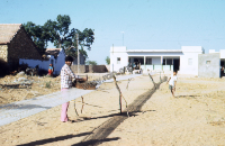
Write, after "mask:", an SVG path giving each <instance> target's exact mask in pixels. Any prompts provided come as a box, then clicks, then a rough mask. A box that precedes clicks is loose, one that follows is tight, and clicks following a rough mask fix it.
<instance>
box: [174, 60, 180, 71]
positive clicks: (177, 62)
mask: <svg viewBox="0 0 225 146" xmlns="http://www.w3.org/2000/svg"><path fill="white" fill-rule="evenodd" d="M173 70H174V71H179V70H180V59H173Z"/></svg>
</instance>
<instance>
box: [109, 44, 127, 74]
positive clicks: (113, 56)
mask: <svg viewBox="0 0 225 146" xmlns="http://www.w3.org/2000/svg"><path fill="white" fill-rule="evenodd" d="M118 57H120V59H121V61H120V64H117V58H118ZM127 65H128V55H127V53H126V47H111V48H110V71H111V72H113V71H116V72H118V71H119V69H120V68H122V67H124V66H127Z"/></svg>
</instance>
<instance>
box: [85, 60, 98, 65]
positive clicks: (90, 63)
mask: <svg viewBox="0 0 225 146" xmlns="http://www.w3.org/2000/svg"><path fill="white" fill-rule="evenodd" d="M86 64H87V65H97V62H96V61H91V60H89V61H86Z"/></svg>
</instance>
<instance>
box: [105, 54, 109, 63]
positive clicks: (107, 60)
mask: <svg viewBox="0 0 225 146" xmlns="http://www.w3.org/2000/svg"><path fill="white" fill-rule="evenodd" d="M105 61H106V63H107V64H108V65H109V64H110V58H109V56H107V57H106V59H105Z"/></svg>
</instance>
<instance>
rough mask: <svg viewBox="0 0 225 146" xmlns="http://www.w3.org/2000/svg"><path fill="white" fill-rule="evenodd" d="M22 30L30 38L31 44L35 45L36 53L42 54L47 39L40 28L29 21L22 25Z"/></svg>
mask: <svg viewBox="0 0 225 146" xmlns="http://www.w3.org/2000/svg"><path fill="white" fill-rule="evenodd" d="M23 27H24V29H25V30H26V32H27V34H28V35H29V36H30V37H31V39H32V40H33V42H34V43H35V44H36V46H37V48H38V51H39V52H40V53H41V54H43V53H44V52H45V49H46V46H47V41H46V39H47V40H48V37H47V36H45V37H43V36H44V34H43V29H42V26H40V25H36V24H34V23H33V22H31V21H28V22H27V23H25V24H23Z"/></svg>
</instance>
